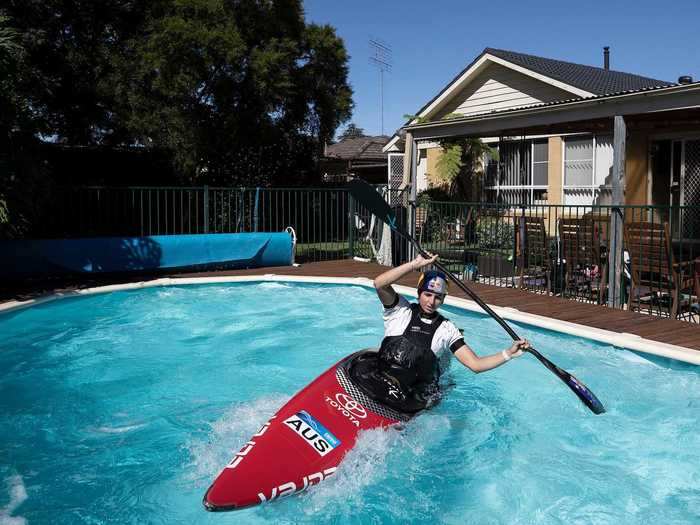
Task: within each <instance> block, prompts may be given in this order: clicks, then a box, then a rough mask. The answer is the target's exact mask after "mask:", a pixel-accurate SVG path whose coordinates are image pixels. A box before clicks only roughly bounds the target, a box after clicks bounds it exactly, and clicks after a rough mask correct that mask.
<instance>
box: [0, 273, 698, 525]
mask: <svg viewBox="0 0 700 525" xmlns="http://www.w3.org/2000/svg"><path fill="white" fill-rule="evenodd" d="M443 310H444V311H445V312H446V314H447V315H448V317H450V318H451V319H452V320H454V321H455V322H456V323H457V324H458V325H459V326H461V327H462V328H464V329H465V334H466V338H467V341H468V342H469V343H470V345H471V346H472V347H473V348H474V349H475V350H476V351H477V352H478V353H482V354H483V353H490V352H494V351H496V350H500V349H502V348H504V347H506V346H507V344H508V338H507V336H506V334H505V332H504V331H503V330H502V329H501V328H500V327H498V325H497V324H496V323H495V322H493V321H492V320H490V319H488V318H486V317H483V316H480V315H476V314H471V313H466V312H459V311H457V310H452V309H449V308H445V309H443ZM601 315H604V312H603V311H601ZM516 329H517V331H518V332H519V333H520V334H522V335H523V336H525V337H527V338H529V339H530V340H531V341H532V342H533V343H534V344H535V345H536V347H537V348H538V349H539V350H540V351H541V352H542V353H543V354H544V355H546V356H547V357H549V358H550V359H551V360H552V361H554V362H555V363H557V364H558V365H559V366H561V367H563V368H565V369H567V370H569V371H570V372H572V373H573V374H575V375H576V376H577V377H578V378H580V379H581V380H583V381H584V382H585V383H587V384H588V386H589V387H590V388H591V389H592V390H593V391H594V392H595V393H596V395H597V396H598V397H599V398H600V399H601V400H602V401H603V403H604V404H605V405H606V407H607V409H608V412H607V413H606V414H605V415H602V416H594V415H592V414H591V413H589V412H588V410H587V409H586V408H585V407H584V406H583V405H582V404H581V403H580V402H579V401H578V399H577V398H576V397H575V396H574V395H573V394H572V393H570V392H569V390H568V389H567V388H566V387H565V386H564V385H563V384H562V383H560V382H559V380H558V379H556V378H555V377H554V376H553V375H552V374H551V373H550V372H549V371H547V370H546V369H545V368H544V367H543V366H542V365H540V364H539V363H538V362H537V361H536V360H535V359H534V358H532V357H531V356H525V357H523V358H520V359H517V360H515V361H513V362H512V363H509V364H508V365H506V366H504V367H501V368H499V369H498V370H495V371H492V372H488V373H485V374H480V375H475V374H472V373H471V372H469V371H468V370H466V369H464V368H462V367H461V365H459V363H457V362H456V361H455V362H454V363H453V365H452V369H451V371H450V372H449V374H448V375H447V377H446V382H447V383H448V387H447V388H448V389H449V394H448V395H447V397H446V399H445V400H444V401H443V402H442V403H441V404H440V405H439V406H438V407H437V408H435V409H434V410H432V411H431V412H429V413H426V414H424V415H422V416H420V417H418V418H417V419H415V420H414V421H412V422H411V423H410V424H409V425H408V426H407V428H406V429H405V430H404V431H401V432H399V431H397V430H389V431H373V432H370V433H366V434H365V435H364V436H363V437H362V438H361V440H360V442H359V443H358V446H357V447H356V448H355V449H354V450H353V451H352V452H351V453H350V454H349V455H348V457H347V458H346V460H345V461H344V462H343V464H342V465H341V468H340V469H339V472H338V474H337V475H336V476H335V477H334V478H331V479H330V480H328V481H327V482H324V483H323V484H321V485H320V486H318V487H315V488H314V489H313V490H311V491H308V492H306V493H304V494H302V495H299V496H296V497H292V498H287V499H285V500H280V501H278V502H275V503H273V504H271V505H268V506H263V507H258V508H254V509H249V510H244V511H240V512H237V513H227V514H209V513H206V512H205V511H204V510H203V507H202V505H201V498H202V495H203V493H204V491H205V490H206V488H207V486H208V485H209V483H210V482H211V480H212V479H213V478H214V477H215V476H216V474H217V473H218V472H219V470H220V468H221V467H222V466H223V465H225V464H226V463H227V462H228V460H229V459H230V458H231V457H232V455H233V454H234V453H235V452H236V451H237V450H238V449H239V448H240V447H241V445H242V444H243V443H244V442H245V441H246V440H247V439H248V438H249V437H250V435H251V434H253V433H254V432H255V431H256V430H257V429H258V428H259V426H260V425H261V424H262V423H263V422H264V421H266V420H267V419H268V417H269V416H270V415H271V414H273V413H274V412H275V411H276V410H277V409H278V408H279V407H280V406H281V405H282V404H283V403H284V402H285V401H286V400H287V399H289V397H290V396H291V395H292V394H293V393H294V392H296V391H297V390H299V389H300V388H301V387H303V386H304V385H306V384H307V383H308V382H309V381H311V380H312V379H313V378H314V377H315V376H317V375H318V374H319V373H320V372H321V371H323V370H325V369H326V368H327V367H328V366H330V365H331V364H333V363H334V362H335V361H337V360H338V359H340V358H341V357H343V356H345V355H346V354H348V353H350V352H352V351H354V350H356V349H358V348H363V347H367V346H373V345H376V344H377V343H378V342H379V340H380V338H381V335H382V322H381V309H380V306H379V302H378V300H377V298H376V296H375V294H374V292H373V291H371V290H367V289H364V288H360V287H352V286H328V285H300V284H283V283H255V284H228V285H202V286H184V287H171V288H151V289H145V290H139V291H128V292H115V293H110V294H101V295H94V296H89V297H82V298H76V299H64V300H60V301H56V302H53V303H49V304H45V305H41V306H38V307H34V308H30V309H26V310H22V311H19V312H16V313H12V314H7V315H3V316H0V524H1V525H7V524H10V523H12V524H21V523H30V524H38V523H52V524H53V523H71V524H72V523H90V524H96V523H167V524H173V523H182V524H191V523H217V524H227V523H231V524H233V523H252V524H263V523H288V524H293V523H309V524H310V523H314V524H317V523H337V524H345V523H352V524H361V523H362V524H365V523H426V522H432V523H455V524H457V523H460V524H461V523H473V524H479V525H483V524H502V523H509V524H532V523H542V524H550V523H552V524H554V523H584V524H589V523H590V524H598V523H600V524H604V523H611V524H616V525H619V524H622V523H624V524H635V523H639V524H642V523H644V524H647V523H665V524H668V523H683V524H686V523H693V522H694V523H697V522H699V521H700V510H699V509H700V469H699V468H698V465H700V425H698V422H699V417H698V416H699V414H700V374H699V373H698V369H697V368H695V367H692V366H690V365H688V366H686V365H682V364H677V363H671V362H670V361H666V360H660V359H655V360H648V359H645V358H642V357H640V356H638V355H636V354H634V353H632V352H626V351H621V350H619V349H615V348H613V347H610V346H605V345H601V344H597V343H594V342H591V341H586V340H583V339H578V338H573V337H568V336H564V335H559V334H555V333H553V332H547V331H544V330H538V329H533V328H529V327H524V326H516Z"/></svg>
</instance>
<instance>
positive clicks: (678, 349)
mask: <svg viewBox="0 0 700 525" xmlns="http://www.w3.org/2000/svg"><path fill="white" fill-rule="evenodd" d="M265 281H287V282H299V283H321V284H350V285H356V286H364V287H366V288H374V285H373V283H372V280H371V279H367V278H366V277H310V276H298V275H282V274H273V273H268V274H265V275H246V276H220V277H182V278H177V277H175V278H172V277H165V278H161V279H153V280H150V281H138V282H133V283H125V284H112V285H108V286H98V287H94V288H85V289H81V290H70V291H65V292H56V293H52V294H49V295H45V296H41V297H37V298H36V299H29V300H27V301H6V302H4V303H0V314H3V313H7V312H12V311H16V310H21V309H24V308H28V307H30V306H35V305H38V304H43V303H47V302H50V301H54V300H56V299H62V298H65V297H77V296H82V295H93V294H100V293H107V292H114V291H119V290H136V289H139V288H152V287H157V286H180V285H186V284H210V283H231V282H265ZM394 287H395V288H396V291H397V292H399V293H401V294H403V295H409V296H413V297H415V295H416V289H415V288H411V287H408V286H400V285H394ZM445 304H447V305H450V306H455V307H457V308H462V309H464V310H468V311H471V312H477V313H480V314H483V313H484V311H483V310H482V309H481V307H480V306H479V305H477V304H476V303H475V302H474V301H471V300H468V299H462V298H459V297H450V296H448V297H447V299H446V301H445ZM489 306H490V307H491V308H492V309H493V311H494V312H496V313H497V314H498V315H500V316H501V317H502V318H504V319H508V320H509V321H516V322H519V323H523V324H528V325H532V326H534V327H537V328H546V329H548V330H552V331H555V332H560V333H563V334H568V335H574V336H577V337H584V338H586V339H591V340H593V341H597V342H600V343H606V344H610V345H613V346H616V347H619V348H623V349H626V350H633V351H636V352H641V353H644V354H651V355H656V356H660V357H666V358H669V359H674V360H676V361H682V362H684V363H690V364H693V365H700V351H698V350H693V349H690V348H685V347H682V346H677V345H672V344H668V343H662V342H659V341H652V340H650V339H645V338H643V337H641V336H638V335H636V334H630V333H618V332H612V331H609V330H603V329H600V328H592V327H589V326H584V325H580V324H576V323H571V322H568V321H560V320H558V319H552V318H551V317H544V316H541V315H535V314H530V313H526V312H521V311H520V310H518V309H517V308H513V307H503V306H495V305H489Z"/></svg>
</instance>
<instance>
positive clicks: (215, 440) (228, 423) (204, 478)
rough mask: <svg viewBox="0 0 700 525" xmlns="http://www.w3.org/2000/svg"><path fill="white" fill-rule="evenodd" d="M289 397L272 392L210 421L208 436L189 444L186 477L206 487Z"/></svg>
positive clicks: (239, 405) (187, 446)
mask: <svg viewBox="0 0 700 525" xmlns="http://www.w3.org/2000/svg"><path fill="white" fill-rule="evenodd" d="M289 398H290V396H285V395H281V394H271V395H267V396H264V397H261V398H258V399H256V400H254V401H251V402H247V403H245V404H238V405H234V406H232V407H231V408H229V409H228V410H227V411H226V413H225V414H224V415H223V416H221V417H220V418H219V419H217V420H216V421H214V422H213V423H211V425H210V426H211V431H210V432H209V433H208V435H207V437H206V439H197V440H194V441H191V442H189V443H188V444H187V445H186V448H187V450H188V451H189V455H190V458H191V463H190V465H189V467H188V469H187V470H188V474H187V479H188V480H189V481H194V482H197V483H198V484H201V486H204V485H206V484H208V483H210V482H211V480H212V479H214V476H215V475H216V474H217V473H218V472H219V471H220V470H221V469H222V468H223V467H224V466H225V465H226V464H228V462H229V461H230V460H231V458H232V457H233V455H234V454H235V453H236V452H238V450H240V448H241V447H242V446H243V444H244V443H245V442H246V441H248V439H250V436H252V435H253V434H254V433H255V432H257V431H258V429H259V428H260V427H261V426H262V425H263V424H264V423H265V422H266V421H267V420H268V419H270V417H271V416H272V415H273V414H274V413H275V412H277V411H278V410H279V409H280V407H281V406H282V405H284V404H285V403H286V402H287V401H289Z"/></svg>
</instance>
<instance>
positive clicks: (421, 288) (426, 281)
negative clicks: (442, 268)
mask: <svg viewBox="0 0 700 525" xmlns="http://www.w3.org/2000/svg"><path fill="white" fill-rule="evenodd" d="M421 292H433V293H435V294H439V295H446V294H447V277H446V276H445V274H444V273H442V272H438V271H435V270H430V271H428V272H425V273H424V274H422V275H421V276H420V279H419V280H418V293H419V294H420V293H421Z"/></svg>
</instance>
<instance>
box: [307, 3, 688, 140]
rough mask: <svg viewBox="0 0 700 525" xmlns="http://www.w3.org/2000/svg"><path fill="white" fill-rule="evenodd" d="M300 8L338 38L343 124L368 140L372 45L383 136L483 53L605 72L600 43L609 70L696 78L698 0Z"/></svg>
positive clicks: (374, 97) (374, 127)
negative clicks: (348, 94) (378, 64)
mask: <svg viewBox="0 0 700 525" xmlns="http://www.w3.org/2000/svg"><path fill="white" fill-rule="evenodd" d="M574 4H577V5H574ZM304 9H305V13H306V20H307V22H313V23H316V24H328V25H331V26H333V27H334V28H335V29H336V33H337V34H338V35H339V36H340V37H341V38H342V39H343V41H344V42H345V47H346V49H347V51H348V53H349V55H350V60H349V68H350V75H349V76H350V78H349V80H350V84H351V86H352V89H353V91H354V95H353V99H354V103H355V107H354V110H353V116H352V119H351V120H350V121H349V122H353V123H355V124H356V125H357V126H358V127H360V128H363V129H364V130H365V134H367V135H380V134H381V132H382V129H381V128H382V119H381V112H380V89H379V71H378V70H377V69H376V68H375V67H374V66H373V65H372V63H371V62H370V59H369V58H370V56H371V55H372V49H371V47H370V44H369V41H370V40H371V39H379V40H381V41H383V42H385V43H387V44H388V45H389V46H390V47H391V49H392V55H391V63H392V67H391V71H390V72H387V73H384V82H383V84H384V89H383V92H384V94H383V99H384V112H383V113H384V119H383V120H384V134H385V135H392V134H393V133H394V132H395V131H396V130H397V129H398V128H400V127H401V126H402V125H403V124H404V123H405V121H406V119H405V118H404V115H406V114H415V113H417V112H418V110H419V109H420V108H421V107H423V105H424V104H425V103H426V102H428V101H429V100H430V99H432V98H433V97H434V96H435V95H437V93H438V92H439V91H440V90H441V89H442V88H444V87H445V86H446V85H447V84H448V83H449V82H450V81H451V80H452V79H453V78H454V77H455V76H456V75H457V74H458V73H460V72H461V71H462V70H463V69H464V68H465V67H466V66H467V65H468V64H469V63H470V62H472V60H474V59H475V58H476V57H477V56H478V55H479V54H480V53H481V52H482V51H483V50H484V48H485V47H494V48H499V49H507V50H510V51H516V52H520V53H527V54H531V55H538V56H543V57H547V58H554V59H558V60H564V61H567V62H576V63H579V64H587V65H591V66H598V67H602V66H603V46H610V68H611V69H614V70H617V71H625V72H627V73H635V74H638V75H642V76H646V77H651V78H655V79H659V80H666V81H669V82H676V81H677V80H678V77H679V76H681V75H691V76H692V77H693V80H700V0H669V1H666V2H662V1H659V0H655V1H650V0H634V1H630V0H625V1H616V0H608V1H605V2H601V1H599V0H592V1H588V2H576V3H572V2H564V1H562V0H558V1H550V0H530V1H526V0H520V1H513V0H509V1H498V0H490V1H482V2H475V1H472V0H462V1H457V0H433V1H432V2H431V1H426V0H422V1H416V0H405V1H396V0H374V1H369V0H354V1H352V2H344V1H338V0H304ZM343 128H344V126H341V128H340V130H339V131H341V130H342V129H343Z"/></svg>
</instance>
